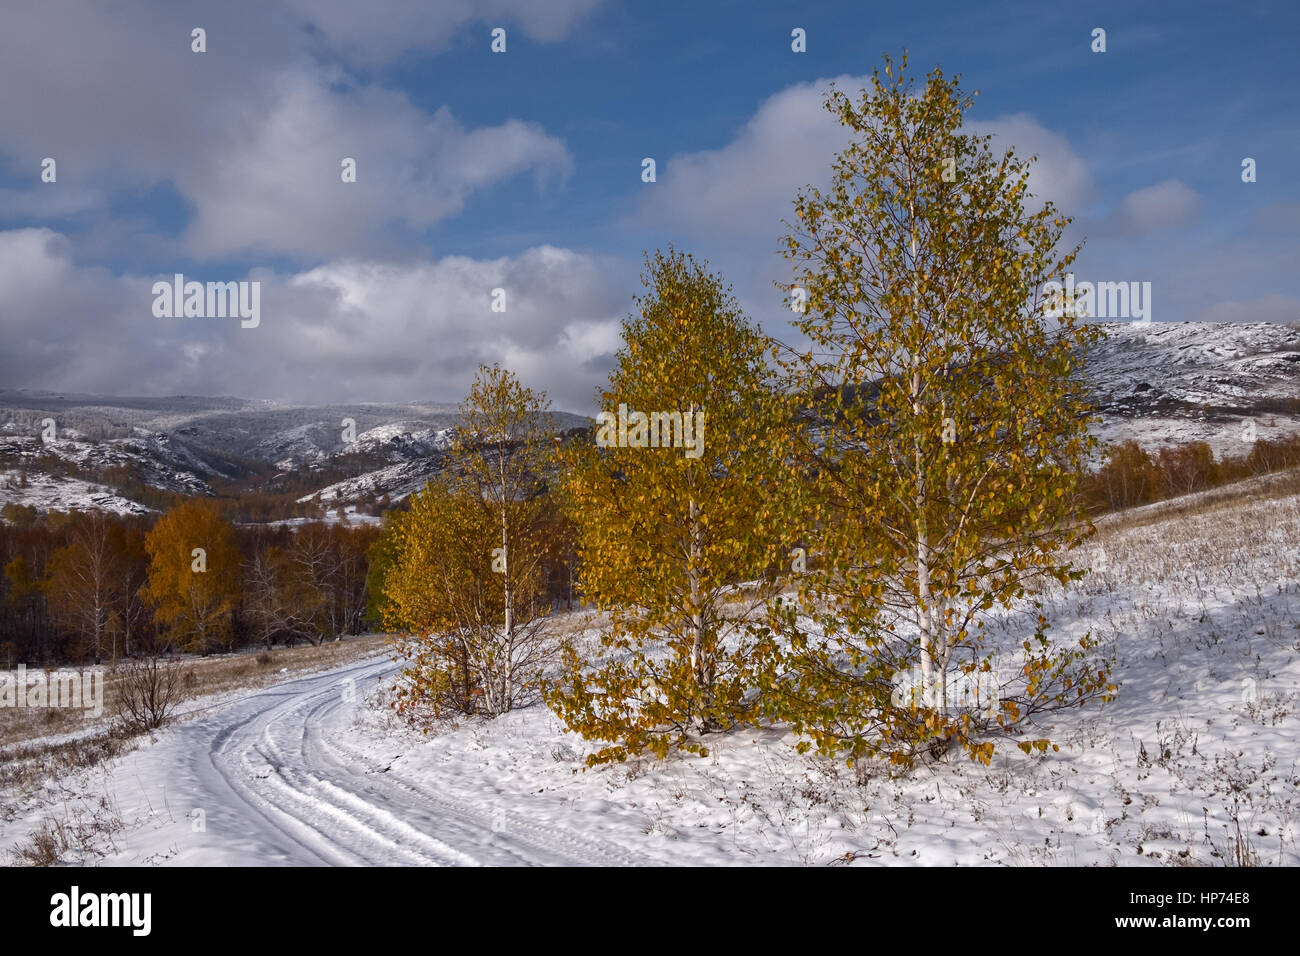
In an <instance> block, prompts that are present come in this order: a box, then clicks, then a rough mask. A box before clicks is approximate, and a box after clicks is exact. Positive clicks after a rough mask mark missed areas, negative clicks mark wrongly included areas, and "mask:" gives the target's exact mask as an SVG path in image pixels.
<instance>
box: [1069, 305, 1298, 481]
mask: <svg viewBox="0 0 1300 956" xmlns="http://www.w3.org/2000/svg"><path fill="white" fill-rule="evenodd" d="M1103 327H1104V328H1105V329H1106V332H1107V338H1106V340H1105V342H1104V343H1103V344H1102V345H1101V346H1100V347H1099V348H1097V349H1096V350H1095V351H1094V353H1093V355H1092V356H1091V358H1090V360H1089V362H1088V368H1087V374H1088V377H1089V379H1090V380H1091V381H1092V383H1093V386H1094V388H1095V394H1096V402H1097V406H1098V408H1099V409H1100V411H1101V414H1102V419H1103V420H1102V423H1101V425H1100V426H1099V428H1098V435H1099V437H1100V438H1101V439H1102V440H1103V441H1105V442H1116V441H1124V440H1126V439H1130V438H1131V439H1135V440H1137V441H1138V442H1140V443H1141V444H1143V445H1145V446H1152V447H1154V446H1158V445H1177V444H1183V443H1186V442H1192V441H1204V442H1207V443H1208V444H1209V445H1210V446H1211V447H1212V448H1213V449H1214V452H1215V454H1216V455H1219V456H1221V455H1225V454H1227V455H1240V454H1245V453H1246V452H1248V451H1249V450H1250V449H1249V446H1248V445H1247V444H1246V441H1247V440H1248V435H1249V434H1250V433H1253V434H1254V435H1255V436H1256V437H1258V438H1271V437H1277V436H1281V435H1287V434H1292V433H1295V432H1298V431H1300V324H1292V325H1281V324H1276V323H1271V322H1255V323H1240V324H1226V323H1211V322H1177V323H1175V322H1149V323H1146V324H1141V323H1119V322H1108V323H1104V324H1103ZM1248 423H1249V424H1248ZM1252 426H1253V427H1252Z"/></svg>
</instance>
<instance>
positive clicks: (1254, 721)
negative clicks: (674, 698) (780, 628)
mask: <svg viewBox="0 0 1300 956" xmlns="http://www.w3.org/2000/svg"><path fill="white" fill-rule="evenodd" d="M1225 492H1226V489H1216V490H1215V491H1214V492H1210V493H1207V494H1206V495H1205V496H1201V497H1198V498H1196V499H1192V500H1188V501H1184V502H1183V503H1182V505H1181V507H1177V508H1175V507H1173V506H1172V505H1171V504H1170V503H1162V504H1161V505H1158V506H1151V507H1150V508H1148V509H1139V510H1137V511H1134V512H1129V513H1126V514H1121V515H1115V516H1112V517H1109V518H1107V519H1104V520H1103V521H1102V522H1101V523H1100V524H1101V527H1100V531H1099V535H1098V537H1097V538H1096V539H1095V540H1094V541H1092V542H1091V543H1089V544H1088V545H1087V546H1085V547H1084V548H1083V549H1081V552H1080V555H1079V558H1080V560H1081V561H1082V562H1086V563H1090V564H1091V565H1092V567H1093V573H1092V574H1091V575H1090V576H1089V577H1088V578H1087V579H1085V580H1084V581H1083V582H1082V583H1081V584H1078V585H1073V586H1071V587H1070V588H1069V589H1068V590H1061V589H1059V588H1055V589H1053V590H1051V591H1048V592H1045V593H1043V594H1041V595H1040V597H1041V599H1042V600H1043V602H1044V611H1043V613H1044V614H1046V615H1047V616H1048V618H1049V619H1050V621H1051V623H1052V633H1053V634H1054V636H1055V637H1056V638H1057V639H1059V640H1062V641H1074V640H1077V639H1078V638H1079V637H1081V636H1082V635H1083V634H1084V633H1085V632H1091V633H1092V634H1093V635H1094V636H1096V637H1097V638H1099V639H1101V640H1102V641H1103V642H1104V644H1105V646H1106V648H1107V649H1108V651H1109V652H1111V653H1113V654H1114V656H1115V661H1116V669H1115V673H1114V677H1115V678H1116V679H1118V680H1119V681H1120V682H1121V685H1122V686H1121V688H1120V691H1119V695H1118V697H1117V699H1116V700H1115V701H1113V702H1112V703H1110V704H1108V705H1104V706H1095V707H1092V708H1090V709H1085V710H1071V711H1065V712H1061V713H1058V714H1056V715H1054V716H1051V717H1050V719H1048V720H1045V721H1043V722H1041V723H1039V724H1037V725H1036V726H1034V727H1032V728H1030V733H1031V735H1032V736H1038V735H1042V736H1046V737H1050V738H1051V739H1052V740H1053V741H1055V742H1056V743H1057V744H1059V746H1060V751H1059V752H1057V753H1053V752H1051V751H1048V752H1047V753H1045V754H1038V753H1035V754H1034V755H1032V756H1030V755H1026V754H1023V753H1021V752H1020V751H1019V750H1018V749H1017V748H1016V747H1015V746H1014V744H1012V743H1008V742H1005V741H1004V742H1002V743H1001V744H1000V747H999V753H998V755H997V756H995V757H994V759H993V762H992V764H991V765H990V766H987V767H985V766H982V765H980V764H977V763H972V762H971V761H969V760H967V759H965V758H963V757H960V756H953V757H950V758H948V759H946V760H945V761H943V762H938V763H931V764H928V765H926V766H923V767H921V768H919V769H917V770H915V771H913V772H912V773H910V774H908V775H904V776H899V775H897V774H896V773H891V772H890V769H889V768H888V767H885V766H879V765H860V766H859V767H857V768H855V769H848V768H845V767H844V766H843V765H838V764H835V763H832V762H829V761H827V760H824V759H821V758H817V757H814V756H800V755H799V754H797V753H796V752H795V750H794V749H793V747H792V743H793V738H792V737H791V735H790V734H788V733H786V732H785V731H784V730H782V729H781V728H773V729H766V730H752V729H751V730H744V731H739V732H734V733H729V734H722V735H716V736H714V737H712V738H711V739H710V741H709V747H710V751H711V753H710V755H709V756H708V757H705V758H699V757H694V756H673V757H670V758H669V759H667V760H663V761H659V760H656V759H653V758H649V759H639V760H634V761H632V762H629V763H626V764H615V765H609V766H603V767H598V768H595V769H591V770H586V769H584V765H583V757H584V755H585V754H586V753H587V752H588V751H589V750H591V749H594V745H592V744H589V743H587V742H584V741H583V740H581V739H580V738H578V737H577V736H575V735H573V734H570V733H567V732H566V731H565V730H564V729H563V727H562V725H561V724H560V722H559V721H558V720H557V719H556V718H555V717H554V716H553V715H552V714H551V713H550V712H549V711H547V710H546V709H545V708H544V707H543V706H541V705H537V706H533V707H529V708H525V709H523V710H519V711H515V712H512V713H510V714H508V715H506V716H504V717H501V718H498V719H497V720H494V721H479V720H474V721H469V722H467V723H464V724H463V725H461V726H459V727H448V728H446V729H445V730H444V731H443V732H441V733H437V734H434V735H431V736H427V737H426V736H424V735H422V734H419V733H414V732H410V731H407V730H405V729H403V728H402V727H400V726H398V725H396V724H394V723H392V719H391V717H390V716H389V714H390V711H389V710H388V709H387V708H386V707H385V706H384V704H385V702H386V701H385V694H384V692H383V690H382V688H383V687H385V686H387V685H389V684H390V683H391V680H392V678H393V675H394V670H395V665H394V664H393V663H391V662H390V661H388V660H387V659H385V658H376V659H375V660H373V661H370V662H367V663H362V664H356V665H351V666H349V667H347V668H343V669H339V670H336V671H333V672H330V673H326V674H322V675H318V676H314V677H310V678H305V679H299V680H294V681H291V682H288V683H284V684H281V685H278V686H276V687H273V688H270V689H267V690H264V691H258V692H255V693H249V694H247V695H245V696H243V697H242V698H240V699H238V700H235V701H230V702H225V703H220V704H218V705H216V706H213V707H211V708H210V709H206V710H196V711H195V714H196V715H195V716H194V717H193V718H192V719H190V720H188V721H186V722H184V723H181V724H179V725H177V726H174V727H172V728H169V729H166V730H163V731H161V732H159V733H158V734H156V736H155V738H154V739H153V740H152V741H149V742H146V743H145V744H144V745H142V747H141V748H140V749H139V750H137V751H135V752H133V753H131V754H128V755H126V756H125V757H122V758H120V759H117V760H115V761H114V762H113V763H111V764H110V765H109V766H108V767H107V768H100V769H96V770H94V771H91V772H87V773H85V774H84V775H82V776H80V777H77V778H69V779H65V780H64V781H62V786H61V789H59V790H57V791H54V790H52V791H51V792H50V793H49V794H47V795H46V796H45V797H43V798H34V799H26V800H24V801H23V802H22V803H21V805H20V806H12V808H11V811H10V812H11V813H12V814H13V816H12V818H11V819H9V820H7V821H4V822H0V845H3V846H5V847H7V846H10V845H12V844H14V843H16V842H19V841H21V840H23V839H24V838H25V837H26V835H27V834H29V833H31V832H32V831H33V830H34V828H35V827H37V826H38V825H39V824H40V822H41V821H42V820H43V819H46V818H49V817H54V818H56V819H61V820H68V821H76V820H98V821H100V822H101V824H102V825H103V827H104V828H105V829H106V830H107V832H109V833H111V837H110V838H107V839H104V840H99V841H97V842H94V845H93V847H92V849H91V850H90V851H88V852H89V853H90V856H89V857H88V859H90V860H94V859H98V858H100V857H102V858H103V860H104V862H108V863H112V864H124V865H132V864H134V865H139V864H150V865H167V864H187V865H189V864H194V865H202V864H240V865H266V864H280V863H292V864H319V863H334V864H358V863H371V864H375V863H382V864H430V863H434V864H461V865H472V864H480V863H487V864H501V863H506V864H516V863H570V864H603V865H625V864H628V863H640V862H644V863H671V864H738V863H772V864H811V865H834V864H843V865H863V866H887V865H899V864H921V865H952V864H960V865H963V866H965V865H985V866H1000V865H1014V864H1027V863H1028V864H1049V865H1073V864H1080V865H1108V864H1116V863H1118V864H1124V865H1147V866H1170V865H1174V866H1182V865H1197V864H1201V865H1211V866H1220V865H1223V864H1224V863H1227V862H1231V863H1242V862H1249V863H1255V864H1262V865H1288V866H1295V865H1297V864H1300V845H1298V844H1297V836H1300V833H1298V832H1297V828H1296V821H1297V820H1298V819H1300V753H1298V752H1297V750H1296V747H1295V741H1296V739H1297V736H1298V735H1300V484H1298V483H1297V481H1296V476H1295V475H1294V474H1293V475H1291V476H1290V478H1289V479H1288V480H1287V481H1281V480H1279V478H1278V477H1277V476H1273V477H1270V478H1268V479H1265V480H1262V481H1260V482H1256V483H1253V484H1248V485H1244V486H1239V487H1238V488H1237V494H1236V495H1235V496H1232V497H1227V496H1226V495H1225ZM584 613H585V612H584ZM1032 613H1033V611H1032V609H1031V608H1029V607H1028V606H1025V607H1023V608H1020V609H1017V610H1015V611H1013V612H1012V613H1008V614H1006V615H1005V616H1004V617H1002V618H1001V619H1000V621H999V622H998V624H997V630H998V633H999V635H1000V638H999V639H1000V641H1002V642H1004V643H1005V644H1006V645H1007V646H1008V647H1014V646H1016V644H1017V642H1018V641H1020V640H1021V639H1022V638H1023V636H1024V635H1025V634H1028V633H1031V632H1032V630H1033V623H1032V620H1031V619H1030V616H1031V615H1032ZM558 623H561V624H563V625H564V626H565V628H566V629H567V630H568V631H569V632H570V634H571V635H572V636H577V637H578V639H579V640H582V639H583V635H586V637H588V638H589V637H590V635H591V631H590V625H591V624H592V623H593V619H592V618H590V617H584V616H583V614H582V613H579V614H574V615H572V616H570V617H568V618H565V619H562V620H561V621H560V622H558ZM5 798H10V801H11V804H12V795H8V794H3V793H0V805H2V804H3V803H4V802H5ZM196 811H201V813H202V819H203V821H204V826H203V828H202V829H201V830H200V829H198V828H196V827H195V825H194V821H195V819H196V816H195V814H196ZM106 815H107V816H111V817H112V818H113V819H112V821H108V822H112V823H114V826H112V827H110V826H108V822H104V818H105V816H106ZM116 822H120V823H121V825H122V826H123V827H124V829H122V830H120V831H119V830H117V829H115V823H116ZM96 832H98V831H96Z"/></svg>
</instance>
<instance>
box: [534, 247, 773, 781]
mask: <svg viewBox="0 0 1300 956" xmlns="http://www.w3.org/2000/svg"><path fill="white" fill-rule="evenodd" d="M647 265H648V268H647V274H646V275H645V276H644V278H643V281H644V283H645V285H646V287H647V290H648V291H647V294H646V295H645V296H644V297H642V298H641V299H640V300H639V301H638V305H639V315H634V316H632V317H630V318H629V319H628V320H627V321H625V322H624V325H623V348H622V349H621V350H620V351H619V353H618V357H617V358H618V364H617V367H616V368H615V369H614V371H613V372H612V373H611V374H610V379H609V386H608V388H606V389H604V390H603V391H602V394H601V396H600V401H601V409H602V412H601V419H600V420H599V421H598V424H597V429H596V433H595V436H594V437H595V439H596V443H595V444H591V443H589V444H585V445H577V446H574V447H573V448H572V449H571V450H570V451H569V453H568V454H567V455H566V457H565V466H566V470H565V488H564V492H565V498H566V501H567V504H568V507H569V511H570V515H571V520H572V521H573V523H574V525H575V526H576V529H577V535H578V543H579V549H578V550H579V558H580V578H579V587H580V590H581V592H582V594H583V597H584V599H585V600H587V601H590V602H593V603H595V604H596V605H597V606H598V607H599V608H600V609H601V610H602V611H603V612H605V614H606V615H607V618H606V620H607V625H606V626H604V628H603V630H602V632H601V635H600V647H599V649H598V650H595V651H594V652H595V655H596V656H595V657H594V659H590V660H589V659H584V658H582V657H580V656H579V655H578V654H577V653H576V652H573V651H570V652H569V654H568V661H567V666H566V668H565V671H564V676H563V678H562V679H561V680H560V681H559V682H558V683H557V685H556V686H555V687H554V689H553V692H552V693H551V694H550V695H549V697H548V699H549V702H550V704H551V707H552V708H553V709H554V710H555V711H556V712H557V713H558V714H559V715H560V716H561V717H562V718H563V719H564V721H565V722H566V723H567V724H568V726H569V727H570V728H571V729H573V730H575V731H577V732H579V733H581V734H582V735H583V736H584V737H586V738H588V739H592V740H599V741H603V742H605V746H603V747H601V748H600V749H599V750H598V751H596V752H595V753H593V754H592V755H591V756H590V757H589V758H588V760H589V762H591V763H596V762H605V761H611V760H622V759H625V758H627V757H628V756H631V755H634V754H638V753H642V752H645V751H649V752H652V753H655V754H658V755H659V756H663V755H665V754H666V753H667V752H668V751H669V749H670V748H672V747H678V748H680V749H682V750H683V751H686V752H693V753H701V754H703V753H707V744H706V739H707V736H708V735H709V734H716V733H720V732H722V731H725V730H728V729H730V728H732V727H735V726H737V725H738V724H743V723H745V722H748V721H751V720H753V719H755V717H756V715H757V707H756V699H755V695H754V691H755V690H756V686H755V679H754V677H753V674H752V673H751V671H752V667H753V659H752V655H753V652H754V642H753V641H752V640H751V639H750V637H749V634H748V627H749V625H750V623H751V621H752V618H753V614H754V612H755V610H756V609H761V608H762V607H763V605H764V602H765V601H766V600H767V599H768V598H769V597H770V596H771V594H772V593H773V588H774V586H775V582H776V580H777V572H778V571H779V566H780V563H781V562H782V561H783V560H784V557H785V553H786V549H787V547H788V546H789V545H790V544H791V543H792V541H791V534H792V531H791V528H790V527H789V526H788V525H787V524H786V523H785V521H784V518H785V514H784V512H783V511H782V510H781V508H780V507H779V504H780V502H781V500H782V496H783V495H784V494H786V493H787V492H788V491H790V490H791V489H790V487H789V486H788V485H787V484H786V482H787V481H790V480H791V479H792V477H793V476H792V475H791V474H790V472H789V471H788V466H789V461H788V459H789V455H788V453H787V450H786V448H785V446H784V444H783V436H784V435H785V431H784V430H783V428H782V427H781V426H782V420H781V414H782V407H783V406H782V403H781V402H780V401H779V400H778V398H777V396H776V395H775V394H774V393H773V392H772V390H771V385H772V381H771V370H770V369H769V368H768V366H767V364H766V362H765V350H766V349H767V348H768V347H769V340H768V339H767V338H766V337H765V336H764V335H763V334H762V333H761V332H760V331H759V330H758V329H757V327H756V326H754V325H753V324H751V323H750V322H749V320H748V319H747V318H746V317H745V316H744V314H743V313H742V312H741V310H740V308H739V306H738V304H737V303H736V301H735V299H734V297H733V296H732V295H731V292H730V290H729V289H727V288H726V287H725V286H724V285H723V283H722V280H721V278H720V277H718V276H716V275H714V274H712V273H710V272H709V271H708V270H707V268H706V267H705V266H703V265H701V264H700V263H698V262H697V261H696V260H695V259H694V258H693V257H691V256H689V255H684V254H681V253H678V252H675V251H673V250H669V252H668V253H666V254H664V253H656V254H655V255H654V257H653V258H648V259H647Z"/></svg>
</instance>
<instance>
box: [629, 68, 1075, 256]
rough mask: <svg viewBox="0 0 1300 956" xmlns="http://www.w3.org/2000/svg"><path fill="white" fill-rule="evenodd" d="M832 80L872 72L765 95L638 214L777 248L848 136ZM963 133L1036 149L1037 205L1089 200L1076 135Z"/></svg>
mask: <svg viewBox="0 0 1300 956" xmlns="http://www.w3.org/2000/svg"><path fill="white" fill-rule="evenodd" d="M832 82H833V83H834V84H835V85H836V86H837V87H839V88H840V89H843V90H845V91H846V92H849V93H850V94H854V93H856V91H858V90H860V89H862V88H864V87H865V86H866V85H867V84H868V78H866V77H859V76H838V77H835V78H834V79H833V80H832V79H822V80H817V81H815V82H811V83H801V84H797V85H795V86H791V87H787V88H786V89H783V90H781V91H780V92H778V93H776V94H774V95H772V96H770V97H768V98H767V99H766V100H765V101H764V102H763V103H762V104H761V105H760V106H759V107H758V109H757V110H756V111H755V113H754V115H753V117H751V118H750V120H749V121H748V122H747V123H746V124H745V125H744V127H742V128H741V130H740V131H739V132H738V133H737V134H736V136H735V137H734V138H733V139H732V140H731V142H729V143H727V144H726V145H725V146H722V147H720V148H718V149H711V150H702V151H699V152H694V153H685V154H681V155H678V156H674V157H672V158H671V159H669V160H668V162H667V163H666V164H665V165H664V166H663V167H662V169H661V170H660V171H659V173H658V177H657V178H658V181H657V182H656V183H655V184H654V185H653V186H647V187H646V189H645V190H644V191H643V194H642V198H641V206H640V210H639V214H640V216H641V218H642V219H643V220H644V221H646V222H649V223H654V224H664V225H672V226H675V227H678V228H683V229H686V230H689V231H690V232H691V233H693V234H696V235H705V236H721V235H727V236H734V237H738V238H740V237H746V238H748V237H762V238H763V239H764V240H765V241H767V242H769V243H770V244H774V243H775V240H776V237H777V236H779V235H780V233H781V232H782V227H781V220H782V219H783V218H784V219H789V218H790V216H791V210H792V203H793V201H794V198H795V195H796V193H797V192H798V190H799V189H800V188H801V187H804V186H806V185H810V184H811V185H814V186H819V187H824V186H826V185H827V184H828V183H829V180H830V175H831V163H832V161H833V159H834V156H835V153H837V152H838V151H839V150H841V149H843V148H844V146H845V145H846V144H847V142H848V136H847V135H846V131H845V129H844V128H843V127H842V126H841V125H840V123H839V121H838V120H837V119H836V118H835V117H834V116H832V115H831V114H830V113H829V112H827V111H826V109H825V108H824V107H823V105H822V103H823V98H824V96H825V93H826V91H827V90H828V89H829V87H830V85H831V83H832ZM966 130H967V131H968V132H970V133H973V134H975V135H990V134H991V135H992V136H993V138H994V139H993V148H994V150H995V151H996V150H1005V149H1008V148H1011V147H1014V148H1015V150H1016V152H1017V153H1018V154H1019V155H1020V156H1022V157H1028V156H1030V155H1036V156H1037V157H1038V158H1037V162H1036V163H1035V164H1034V165H1033V167H1032V168H1031V171H1030V188H1031V190H1032V192H1033V193H1034V195H1035V197H1037V198H1038V199H1039V200H1040V201H1047V200H1051V201H1052V202H1054V203H1055V204H1056V205H1057V206H1058V208H1060V209H1061V210H1062V211H1064V212H1066V214H1071V213H1072V212H1075V211H1077V210H1078V209H1079V208H1080V207H1081V206H1082V205H1083V204H1085V203H1086V202H1088V201H1089V200H1090V198H1091V195H1092V189H1093V187H1092V179H1091V176H1090V174H1089V171H1088V166H1087V163H1085V162H1084V160H1083V159H1082V158H1080V157H1079V155H1078V154H1077V153H1076V152H1075V151H1074V149H1073V148H1072V147H1071V145H1070V143H1069V140H1067V139H1066V138H1065V137H1064V136H1063V135H1061V134H1059V133H1055V132H1052V131H1051V130H1048V129H1046V128H1045V127H1043V126H1042V125H1041V124H1040V123H1039V122H1038V121H1037V120H1035V119H1034V118H1033V117H1032V116H1029V115H1028V114H1024V113H1018V114H1014V115H1010V116H1004V117H999V118H996V119H992V120H987V121H978V122H977V121H971V122H969V123H968V124H967V126H966ZM769 237H770V238H769Z"/></svg>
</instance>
